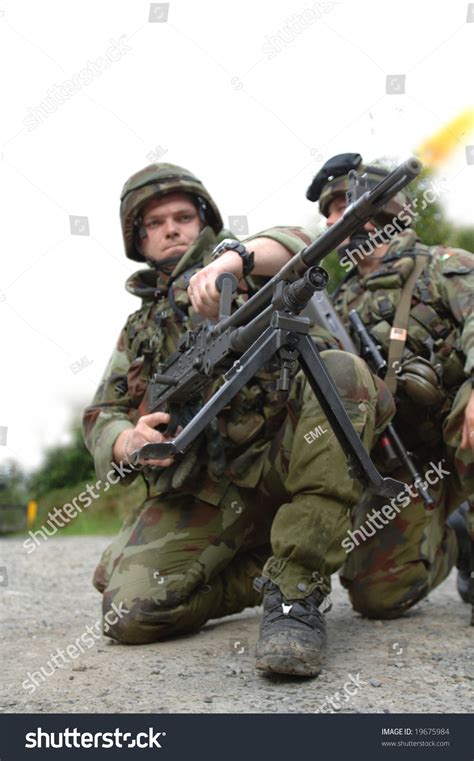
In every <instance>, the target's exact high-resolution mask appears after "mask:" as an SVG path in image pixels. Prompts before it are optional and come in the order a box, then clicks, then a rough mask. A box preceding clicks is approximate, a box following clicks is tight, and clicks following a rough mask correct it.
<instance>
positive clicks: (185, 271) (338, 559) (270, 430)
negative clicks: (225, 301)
mask: <svg viewBox="0 0 474 761" xmlns="http://www.w3.org/2000/svg"><path fill="white" fill-rule="evenodd" d="M262 235H265V236H266V237H269V238H274V239H275V240H280V241H281V240H282V239H283V238H284V239H285V240H286V241H287V242H286V243H285V245H287V246H288V248H289V249H290V250H291V251H292V252H293V253H296V251H298V250H299V249H300V248H301V245H302V243H305V242H307V240H306V235H305V233H303V232H301V233H299V231H297V230H295V229H294V228H277V229H275V230H270V231H265V232H264V233H263V234H262ZM214 244H215V234H214V233H213V231H212V230H211V229H210V228H205V229H204V230H203V231H202V233H201V235H200V236H199V238H198V240H197V241H196V242H195V244H193V246H191V247H190V248H189V249H188V251H187V252H186V254H185V255H184V256H183V257H182V259H181V261H180V262H179V264H178V266H177V267H176V269H175V271H174V272H173V275H172V286H171V287H172V291H171V293H170V290H169V288H168V287H166V286H165V285H164V283H163V282H162V281H161V280H160V279H159V275H158V274H157V273H156V272H155V271H151V270H142V271H140V272H138V273H136V275H134V276H132V277H131V278H130V279H129V281H128V284H127V288H128V289H129V290H130V291H131V292H132V293H135V294H136V295H137V296H139V297H141V299H142V306H141V308H140V309H139V310H138V311H137V312H135V313H134V314H133V315H131V317H130V318H129V319H128V320H127V323H126V325H125V327H124V329H123V330H122V332H121V334H120V336H119V340H118V343H117V347H116V349H115V351H114V353H113V355H112V358H111V360H110V362H109V364H108V366H107V368H106V371H105V374H104V377H103V380H102V382H101V384H100V387H99V389H98V391H97V393H96V395H95V398H94V400H93V403H92V405H91V406H90V407H89V408H88V409H87V410H86V411H85V414H84V434H85V440H86V444H87V446H88V448H89V451H90V452H91V453H92V455H93V457H94V461H95V466H96V471H97V475H98V477H100V478H102V479H104V478H106V474H107V472H108V471H109V469H110V463H111V461H112V448H113V443H114V441H115V438H116V437H117V436H118V434H119V433H120V432H121V431H122V430H124V429H126V428H129V427H131V426H133V425H134V424H135V423H136V421H137V419H138V417H139V416H140V415H141V414H143V413H144V412H145V411H146V410H145V409H143V397H144V393H145V390H146V386H147V383H148V381H149V379H150V377H151V375H152V374H153V372H154V371H155V369H156V366H157V364H158V363H159V361H160V360H162V359H164V358H165V357H166V356H168V355H169V354H170V353H171V352H172V351H174V349H175V348H176V344H177V341H178V339H179V337H180V335H181V334H182V333H183V332H184V331H185V330H186V329H187V328H189V327H191V326H192V325H193V323H194V322H195V320H196V319H199V317H198V316H197V315H193V313H192V309H191V307H190V303H189V300H188V297H187V291H186V289H187V282H188V281H189V276H190V273H191V274H192V271H193V268H195V267H197V266H200V265H201V264H202V262H204V264H205V263H207V261H208V257H209V255H210V251H211V250H212V247H213V245H214ZM173 304H174V306H173ZM314 338H315V340H316V341H317V345H318V347H319V348H320V349H322V350H323V357H324V361H325V362H326V365H327V367H328V370H329V372H330V374H331V376H332V378H333V380H334V382H335V385H336V387H337V388H338V391H339V393H340V395H341V398H342V400H343V403H344V406H345V408H346V410H347V412H348V414H349V416H350V418H351V420H352V422H353V424H354V426H355V428H356V430H357V431H358V432H359V434H360V435H361V437H362V441H363V443H364V445H365V447H366V448H367V449H370V448H371V447H372V446H373V444H374V442H375V440H376V438H377V435H378V434H379V433H380V431H381V430H383V428H384V427H385V426H386V425H387V423H388V421H389V420H390V418H391V416H392V415H393V411H394V407H393V400H392V398H391V396H390V394H389V393H388V392H387V389H386V387H384V385H383V384H382V383H381V382H380V381H378V380H376V379H374V377H373V376H372V375H371V373H370V372H369V371H368V369H367V366H366V365H365V363H364V362H363V361H362V360H360V359H358V358H356V357H352V356H351V355H348V354H345V353H343V352H340V351H336V350H334V349H332V348H331V347H333V346H335V345H336V344H335V342H334V341H333V340H332V339H331V337H330V336H328V335H327V334H324V333H322V332H319V331H315V333H314ZM209 428H210V430H207V431H206V432H205V433H204V434H202V436H201V437H199V438H198V441H197V442H196V444H195V445H194V446H193V447H191V449H190V451H189V452H188V453H187V454H186V455H185V456H184V458H183V460H181V461H180V462H177V463H175V465H174V466H172V467H170V468H166V469H159V468H156V469H154V468H150V467H145V468H144V469H143V470H142V471H141V476H142V477H143V478H144V479H145V481H146V484H147V488H148V498H147V500H146V501H145V503H144V504H143V505H140V506H139V507H137V509H136V510H135V511H134V512H133V513H132V514H131V515H130V516H128V518H127V520H126V521H125V524H124V526H123V528H122V530H121V531H120V533H119V535H118V536H117V538H116V539H115V540H114V542H113V543H112V545H111V546H110V547H109V548H108V549H107V550H106V552H105V553H104V556H103V558H102V560H101V562H100V564H99V566H98V568H97V570H96V573H95V576H94V583H95V585H96V587H97V588H98V589H99V590H100V591H101V592H103V610H104V614H106V613H107V611H108V610H109V608H110V607H111V606H112V604H113V603H116V604H120V602H122V603H123V604H124V605H125V608H126V609H127V610H129V611H130V613H129V614H128V615H126V616H123V617H122V618H121V619H120V620H119V621H118V622H117V624H116V625H115V626H114V627H111V628H110V629H109V630H108V635H109V636H111V637H113V638H115V639H117V640H120V641H123V642H151V641H155V640H158V639H161V638H163V637H167V636H170V635H171V634H176V633H180V632H186V631H191V630H195V629H197V628H199V627H200V626H201V625H202V624H203V623H204V622H205V621H206V620H208V619H209V618H214V617H218V616H223V615H226V614H228V613H232V612H236V611H239V610H242V609H243V608H244V607H246V606H248V605H255V604H256V603H257V602H258V599H259V598H258V594H257V593H256V592H255V591H254V590H253V587H252V582H253V579H254V578H255V577H256V576H258V575H260V574H261V572H262V566H263V565H264V564H265V566H264V572H265V573H266V574H267V575H269V576H270V578H272V579H273V580H274V581H275V582H276V583H277V584H278V585H279V587H280V589H281V590H282V592H283V594H284V595H285V596H286V597H288V598H297V597H305V596H307V595H308V594H310V593H311V592H312V591H313V590H314V589H316V588H318V589H320V590H321V591H322V592H323V593H324V594H327V593H328V592H329V589H330V575H331V573H334V572H335V571H336V570H337V569H338V568H339V567H340V565H341V563H342V562H343V560H344V557H345V553H344V550H343V548H342V546H341V540H342V538H343V537H344V535H345V532H346V531H347V529H348V528H349V526H350V521H349V511H350V508H351V507H352V506H354V505H355V504H356V503H357V502H358V501H359V499H360V497H361V486H360V485H359V484H358V483H357V482H354V481H353V480H351V479H350V478H349V476H348V474H347V465H346V460H345V455H344V454H343V452H342V450H341V448H340V446H339V444H338V442H337V440H336V438H335V436H334V434H333V432H332V430H331V428H330V426H329V424H328V422H327V419H326V417H325V415H324V414H323V412H322V410H321V408H320V406H319V405H318V404H317V402H316V401H315V399H314V396H313V394H312V392H311V391H310V390H309V389H308V388H307V386H306V382H305V381H304V379H303V377H302V376H301V374H298V375H297V376H296V378H295V380H294V383H293V385H292V388H291V392H290V394H289V395H288V394H286V393H282V392H278V391H276V390H275V377H274V375H272V374H271V373H268V372H266V371H265V370H263V371H262V372H259V373H258V374H257V376H256V377H255V378H254V379H253V380H252V382H251V383H250V384H248V385H247V386H246V387H245V388H244V389H243V390H242V391H241V392H240V394H238V395H237V397H236V398H235V399H234V400H233V402H232V403H231V404H230V405H229V409H226V410H224V411H223V412H222V413H221V414H220V415H219V416H218V419H217V423H216V425H215V426H214V425H213V426H210V427H209ZM137 475H138V474H137V472H134V473H132V474H130V475H129V476H127V478H126V479H122V481H121V483H123V484H126V483H127V482H129V481H130V480H132V479H133V478H136V477H137ZM270 543H271V548H270Z"/></svg>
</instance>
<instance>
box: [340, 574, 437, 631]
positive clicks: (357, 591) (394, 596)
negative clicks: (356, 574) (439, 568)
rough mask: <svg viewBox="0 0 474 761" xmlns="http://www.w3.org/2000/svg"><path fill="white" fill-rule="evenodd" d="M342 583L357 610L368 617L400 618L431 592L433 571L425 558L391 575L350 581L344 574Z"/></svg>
mask: <svg viewBox="0 0 474 761" xmlns="http://www.w3.org/2000/svg"><path fill="white" fill-rule="evenodd" d="M341 584H342V586H343V587H345V588H346V589H347V590H348V592H349V598H350V601H351V603H352V607H353V608H354V610H355V611H357V613H360V614H361V615H363V616H364V617H365V618H378V619H390V618H398V617H399V616H402V615H403V613H405V611H407V610H408V609H409V608H411V607H412V606H413V605H415V604H416V603H417V602H419V601H420V600H422V599H423V598H424V597H426V595H427V594H428V592H429V591H430V580H429V571H428V569H427V567H426V565H425V563H423V562H422V561H419V562H417V563H410V565H409V566H407V567H406V568H403V569H399V572H398V573H397V574H396V575H393V574H392V576H391V577H388V576H386V575H384V576H380V578H379V579H373V578H361V579H356V580H352V581H348V580H347V579H345V578H344V577H343V576H341Z"/></svg>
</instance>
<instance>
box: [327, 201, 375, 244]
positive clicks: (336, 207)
mask: <svg viewBox="0 0 474 761" xmlns="http://www.w3.org/2000/svg"><path fill="white" fill-rule="evenodd" d="M346 208H347V203H346V197H345V196H336V197H335V198H333V200H332V201H331V203H330V204H329V206H328V216H327V219H326V227H332V226H333V225H335V224H336V222H339V220H340V219H341V217H342V215H343V214H344V212H345V210H346ZM364 228H365V229H366V230H367V231H368V232H373V231H374V230H376V229H377V228H376V226H375V225H373V224H372V222H367V223H366V224H365V225H364ZM343 243H349V238H347V239H346V240H344V241H343ZM341 245H342V244H341Z"/></svg>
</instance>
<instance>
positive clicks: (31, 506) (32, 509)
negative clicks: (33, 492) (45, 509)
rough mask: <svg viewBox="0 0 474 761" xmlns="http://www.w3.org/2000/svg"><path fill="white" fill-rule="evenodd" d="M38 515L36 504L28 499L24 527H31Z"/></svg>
mask: <svg viewBox="0 0 474 761" xmlns="http://www.w3.org/2000/svg"><path fill="white" fill-rule="evenodd" d="M37 515H38V503H37V502H36V500H34V499H30V501H29V502H28V504H27V505H26V525H27V526H31V525H32V524H33V523H34V522H35V520H36V516H37Z"/></svg>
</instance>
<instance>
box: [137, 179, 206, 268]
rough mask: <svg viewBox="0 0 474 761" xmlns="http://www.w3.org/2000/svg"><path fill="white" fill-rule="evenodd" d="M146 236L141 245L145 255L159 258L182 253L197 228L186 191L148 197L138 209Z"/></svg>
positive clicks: (198, 220) (193, 239)
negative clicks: (160, 196) (141, 208)
mask: <svg viewBox="0 0 474 761" xmlns="http://www.w3.org/2000/svg"><path fill="white" fill-rule="evenodd" d="M142 216H143V224H144V226H145V229H146V232H147V237H146V238H143V239H142V240H141V249H142V253H143V255H144V256H145V257H146V258H147V259H153V260H154V261H156V262H159V261H161V260H163V259H167V258H168V257H170V256H179V255H180V254H184V252H185V251H186V249H187V248H189V246H190V245H191V243H194V241H195V240H196V238H197V237H198V235H199V233H200V231H201V227H202V224H201V220H200V218H199V214H198V212H197V209H196V207H195V206H194V204H193V202H192V201H191V199H190V198H189V196H188V195H186V193H170V194H169V195H167V196H165V197H164V198H157V199H154V200H152V201H150V202H149V203H148V204H147V205H146V206H145V208H144V209H143V212H142Z"/></svg>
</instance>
